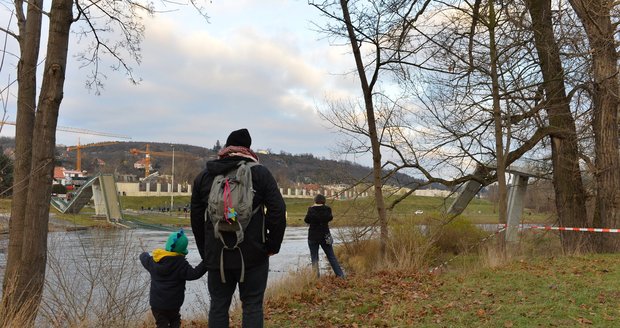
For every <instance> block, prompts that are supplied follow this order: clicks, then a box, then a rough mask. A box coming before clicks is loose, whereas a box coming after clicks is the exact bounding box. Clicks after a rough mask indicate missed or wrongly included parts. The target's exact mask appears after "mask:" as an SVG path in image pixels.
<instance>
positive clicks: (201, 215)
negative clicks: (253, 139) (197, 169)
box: [191, 156, 286, 270]
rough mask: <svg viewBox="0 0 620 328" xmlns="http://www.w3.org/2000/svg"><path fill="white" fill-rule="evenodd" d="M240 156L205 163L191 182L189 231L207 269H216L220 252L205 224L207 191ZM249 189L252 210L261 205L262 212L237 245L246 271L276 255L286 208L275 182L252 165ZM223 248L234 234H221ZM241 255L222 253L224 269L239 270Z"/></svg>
mask: <svg viewBox="0 0 620 328" xmlns="http://www.w3.org/2000/svg"><path fill="white" fill-rule="evenodd" d="M241 160H246V161H247V160H248V159H247V158H243V157H236V156H233V157H226V158H223V159H217V160H214V161H209V162H207V168H206V169H205V170H204V171H202V172H201V173H200V174H198V176H197V177H196V179H195V180H194V186H193V189H192V202H191V221H192V232H193V233H194V237H195V239H196V244H197V246H198V251H199V252H200V256H201V257H202V259H203V260H204V261H205V262H206V265H207V268H208V269H209V270H215V269H219V268H220V252H221V250H222V242H221V241H220V240H219V239H216V238H215V235H214V232H213V224H212V223H211V221H210V220H206V221H205V210H206V208H207V200H208V197H209V192H210V191H211V184H212V183H213V178H214V177H215V176H216V175H218V174H222V173H225V172H227V171H229V170H231V169H233V168H235V166H236V165H237V163H238V162H239V161H241ZM251 170H252V186H253V189H254V191H255V192H254V201H253V206H252V208H254V209H255V208H257V207H259V206H264V209H265V212H264V213H263V211H257V212H256V214H254V216H253V217H252V220H250V223H249V224H248V226H247V228H246V230H245V232H244V240H243V242H241V244H239V248H240V249H241V253H242V254H243V261H244V263H245V267H246V268H251V267H254V266H256V265H259V264H262V263H263V262H264V261H266V260H267V258H268V256H269V254H277V253H278V252H279V251H280V245H281V244H282V239H283V238H284V230H285V229H286V205H285V203H284V199H283V198H282V194H280V189H279V188H278V185H277V183H276V180H275V179H274V178H273V176H272V175H271V172H269V170H268V169H267V168H266V167H264V166H262V165H255V166H252V168H251ZM263 221H264V223H265V224H264V227H265V239H266V241H265V243H263V240H262V239H263V231H262V229H263ZM223 234H224V239H225V241H226V243H227V245H229V246H230V245H234V244H235V238H236V236H235V234H234V233H223ZM240 256H241V255H240V254H239V251H237V250H232V251H224V269H240V268H241V257H240Z"/></svg>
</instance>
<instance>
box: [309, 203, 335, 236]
mask: <svg viewBox="0 0 620 328" xmlns="http://www.w3.org/2000/svg"><path fill="white" fill-rule="evenodd" d="M333 218H334V217H333V216H332V209H331V207H329V206H327V205H318V204H315V205H313V206H310V207H308V212H307V213H306V217H305V218H304V222H306V223H308V224H310V227H309V228H308V240H309V241H313V242H320V241H323V240H325V235H326V234H328V233H329V223H328V222H329V221H331V220H332V219H333Z"/></svg>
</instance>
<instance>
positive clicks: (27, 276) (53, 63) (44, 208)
mask: <svg viewBox="0 0 620 328" xmlns="http://www.w3.org/2000/svg"><path fill="white" fill-rule="evenodd" d="M72 6H73V2H72V1H71V0H54V1H53V2H52V6H51V12H50V27H49V34H48V43H47V57H46V61H45V67H44V71H43V81H42V84H41V94H40V96H39V102H38V108H37V111H36V118H35V123H34V128H35V129H34V135H33V137H32V142H31V147H32V160H31V164H32V165H31V169H30V172H29V173H28V174H29V179H28V184H27V196H26V197H27V206H26V205H24V208H23V209H20V210H21V211H23V212H24V213H25V216H24V217H23V219H22V220H23V233H22V234H16V237H17V239H20V240H21V241H22V244H21V253H18V254H13V255H17V256H20V257H21V259H19V260H18V261H16V262H15V264H13V265H16V267H14V268H12V269H11V272H12V273H13V274H15V276H14V277H15V278H16V279H13V288H14V289H13V290H14V292H15V293H14V294H13V295H16V296H17V297H8V298H6V299H7V303H6V307H5V309H21V310H22V311H24V308H22V306H23V305H24V304H26V307H25V310H26V312H22V318H21V319H24V320H25V321H26V322H25V323H26V324H27V325H30V326H32V325H34V320H35V318H36V314H37V312H38V308H39V304H40V301H41V296H42V292H43V286H44V282H45V267H46V262H47V232H48V220H49V202H50V197H51V187H52V178H53V171H54V150H55V144H56V123H57V121H58V112H59V108H60V103H61V101H62V97H63V85H64V81H65V71H66V65H67V51H68V46H69V29H70V27H71V23H72V19H73V17H72V14H73V13H72V9H73V8H72ZM37 50H38V49H37ZM35 72H36V71H35ZM20 89H21V86H20ZM18 110H19V109H18ZM17 183H19V182H17ZM19 201H20V202H21V201H22V200H21V199H20V200H19ZM13 219H14V217H12V219H11V220H13ZM18 220H19V219H18ZM10 237H11V238H13V237H14V236H13V231H11V235H10ZM7 271H8V270H7ZM26 302H27V303H26ZM3 317H5V316H3ZM9 320H10V319H9Z"/></svg>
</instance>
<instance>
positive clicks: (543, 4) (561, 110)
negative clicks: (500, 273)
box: [525, 0, 587, 253]
mask: <svg viewBox="0 0 620 328" xmlns="http://www.w3.org/2000/svg"><path fill="white" fill-rule="evenodd" d="M525 4H526V6H527V9H528V11H529V14H530V17H531V20H532V25H531V29H532V32H533V33H534V43H535V45H536V50H537V54H538V60H539V65H540V69H541V73H542V77H543V81H544V82H543V84H542V87H543V90H544V92H545V100H546V103H545V110H546V111H547V113H548V119H549V125H551V126H554V127H557V129H558V131H557V132H556V133H554V134H552V135H551V136H550V137H551V149H552V162H553V181H554V190H555V202H556V209H557V214H558V219H559V223H560V225H563V226H577V227H583V226H585V225H586V224H587V214H586V203H585V202H586V198H585V191H584V186H583V183H582V178H581V172H580V169H579V151H578V147H577V146H578V144H577V129H576V126H575V120H574V119H573V116H572V113H571V108H570V99H569V96H568V95H567V92H566V87H565V82H564V79H565V74H564V69H563V67H562V61H561V57H560V49H559V47H558V44H557V41H556V36H555V33H554V30H553V22H552V12H551V0H542V1H538V0H526V1H525ZM562 244H563V248H564V250H565V251H567V252H570V253H572V252H575V251H577V250H580V249H584V248H587V245H586V240H585V239H584V236H583V234H577V233H575V232H572V233H571V232H563V233H562Z"/></svg>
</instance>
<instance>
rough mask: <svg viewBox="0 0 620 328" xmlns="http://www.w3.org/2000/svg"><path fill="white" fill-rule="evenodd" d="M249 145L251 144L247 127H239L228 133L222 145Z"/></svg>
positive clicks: (247, 146) (246, 146) (248, 146)
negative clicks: (239, 128)
mask: <svg viewBox="0 0 620 328" xmlns="http://www.w3.org/2000/svg"><path fill="white" fill-rule="evenodd" d="M250 145H252V137H250V132H249V131H248V129H241V130H236V131H233V132H231V133H230V135H229V136H228V139H226V145H224V147H228V146H241V147H245V148H250Z"/></svg>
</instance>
